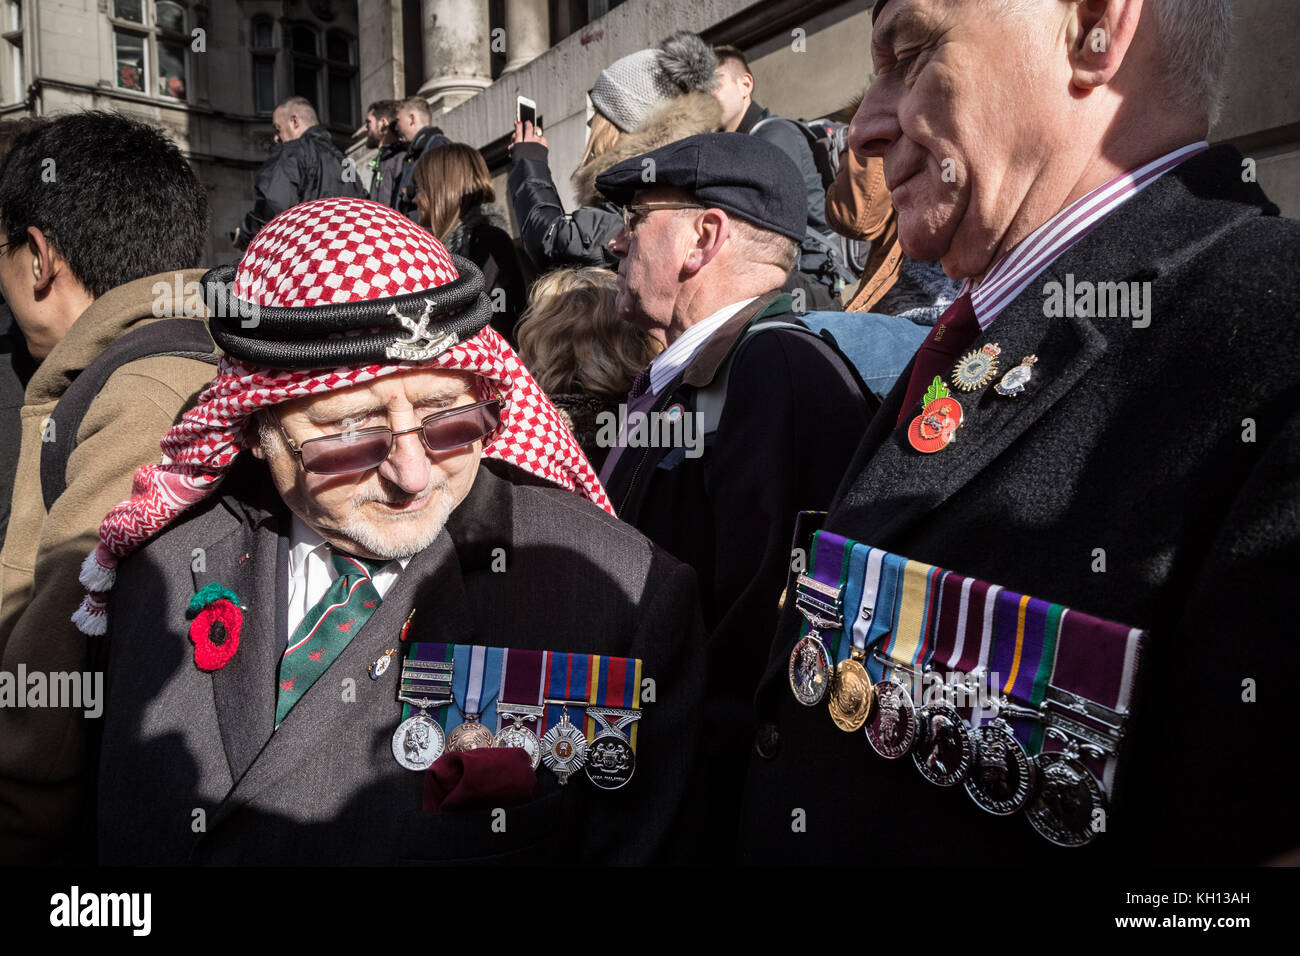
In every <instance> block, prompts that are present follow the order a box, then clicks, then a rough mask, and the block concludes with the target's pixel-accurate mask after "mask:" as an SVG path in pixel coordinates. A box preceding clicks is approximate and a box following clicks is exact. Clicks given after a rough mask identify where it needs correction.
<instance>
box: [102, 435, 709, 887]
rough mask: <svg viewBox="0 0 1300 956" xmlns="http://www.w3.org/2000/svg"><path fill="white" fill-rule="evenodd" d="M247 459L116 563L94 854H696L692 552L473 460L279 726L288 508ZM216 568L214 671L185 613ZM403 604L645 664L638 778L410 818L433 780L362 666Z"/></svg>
mask: <svg viewBox="0 0 1300 956" xmlns="http://www.w3.org/2000/svg"><path fill="white" fill-rule="evenodd" d="M238 467H239V470H238V471H237V472H232V474H231V475H230V476H229V477H228V478H227V479H226V482H225V483H224V484H223V487H222V488H221V489H220V491H219V492H218V493H217V494H216V495H214V497H213V498H212V499H210V500H209V502H207V503H205V505H203V506H201V508H200V509H199V510H198V511H197V512H196V513H195V514H193V515H190V516H186V517H184V518H183V519H182V520H181V521H179V522H178V523H176V524H175V525H173V526H171V527H170V528H168V529H167V530H166V531H164V532H163V533H162V534H161V535H159V536H158V537H157V538H155V539H154V540H153V541H151V542H150V543H149V544H147V545H146V546H145V547H144V548H143V549H142V550H140V551H138V552H137V553H135V554H134V555H132V556H131V557H130V558H129V559H127V560H126V561H124V562H123V563H122V565H121V566H120V567H119V569H118V578H117V583H116V586H115V587H114V588H113V590H112V592H111V594H110V604H109V631H108V634H107V635H106V637H105V639H104V642H105V645H106V647H105V653H106V657H107V660H106V662H105V669H106V698H107V703H106V706H105V710H104V715H103V718H102V720H101V721H98V722H96V723H98V724H100V725H101V728H102V743H101V745H100V748H99V749H100V759H99V781H98V816H97V820H98V831H99V841H98V851H99V859H100V860H101V862H103V863H105V864H181V863H217V864H254V863H257V864H261V863H275V864H280V863H295V864H326V865H329V864H357V865H371V864H396V863H432V862H437V863H451V862H477V863H532V864H564V863H587V864H591V863H598V864H606V863H617V864H640V863H648V862H656V861H662V860H675V859H680V858H681V857H682V856H683V855H684V854H686V853H689V852H693V849H694V839H693V837H694V834H695V827H694V825H693V823H692V814H693V812H694V811H693V808H692V807H691V806H688V805H687V803H686V787H687V781H688V780H689V778H690V772H691V767H692V765H693V763H694V760H695V756H696V738H697V735H698V730H699V727H700V718H699V708H700V702H701V694H702V689H703V676H704V674H703V665H702V661H701V653H702V640H703V635H702V631H701V625H700V619H699V606H698V601H697V597H696V591H695V577H694V575H693V574H692V573H691V570H690V569H689V568H687V567H685V566H684V565H682V564H680V563H679V562H677V561H675V560H673V559H672V558H670V557H668V556H667V555H666V554H664V553H663V552H662V551H660V550H658V549H657V548H654V547H653V546H652V545H651V544H650V543H649V542H648V541H646V539H645V538H643V537H642V536H641V535H639V534H637V533H636V532H635V531H633V530H632V529H631V528H629V527H627V525H624V524H621V523H619V522H617V521H615V520H614V519H612V518H611V517H609V515H607V514H605V513H604V512H603V511H601V510H600V509H598V508H596V507H595V506H594V505H592V504H590V503H589V502H586V501H583V500H582V499H580V498H578V497H577V496H576V495H574V494H573V493H572V492H568V491H562V490H560V489H558V488H555V487H553V486H550V485H543V484H541V483H539V482H538V481H536V480H534V479H531V478H530V477H529V476H527V475H525V474H524V473H523V472H521V471H519V470H518V469H515V468H513V467H511V466H507V465H501V464H500V463H496V462H486V461H485V462H484V463H483V464H482V466H481V467H480V469H479V472H478V474H477V476H476V477H475V480H474V484H473V487H472V488H471V490H470V493H469V495H468V497H467V498H466V499H465V500H464V501H463V502H462V503H461V504H460V505H459V506H458V507H457V508H456V510H455V511H454V512H453V513H452V516H451V518H450V520H449V521H448V524H447V526H446V529H445V530H444V532H443V533H442V534H441V535H439V536H438V538H437V539H436V540H435V542H434V543H433V544H432V545H430V546H429V547H428V548H426V549H425V550H424V551H422V552H420V553H419V554H417V555H415V556H414V557H413V558H412V559H411V561H410V563H409V564H408V565H407V567H406V569H405V570H404V571H403V572H402V574H401V576H400V577H399V578H398V580H397V581H396V582H395V583H394V584H393V586H392V588H391V590H389V592H388V593H387V594H386V595H385V597H384V600H383V602H382V603H381V604H380V606H379V608H378V609H377V610H376V611H375V613H374V615H373V616H372V617H371V618H370V619H369V620H368V621H366V623H365V625H364V626H363V627H362V629H361V630H360V631H358V632H357V634H356V636H355V637H354V638H353V639H352V641H351V642H350V643H349V644H348V646H347V647H346V648H345V649H344V650H343V652H342V653H341V654H340V655H339V656H338V658H337V659H336V660H335V661H334V663H333V664H331V665H330V667H329V668H328V669H327V670H326V671H325V673H324V674H322V675H321V677H320V678H319V679H318V680H317V681H316V682H315V683H314V684H312V686H311V687H310V688H309V689H308V691H307V692H306V694H304V695H303V697H302V698H301V699H300V700H299V701H298V703H297V704H296V705H295V707H294V709H293V710H292V711H290V712H289V714H288V716H287V717H286V718H285V720H284V722H283V723H281V724H280V726H279V729H276V730H273V727H274V722H275V696H276V674H277V666H278V662H279V658H280V656H281V655H282V653H283V651H284V648H285V643H286V635H287V628H286V623H285V622H286V614H287V612H286V595H287V593H288V592H287V582H286V575H287V554H288V538H287V537H286V535H287V534H288V529H289V521H288V516H287V511H286V509H285V508H284V506H283V505H282V504H281V502H280V501H279V498H278V497H277V496H276V495H275V492H274V490H272V489H271V486H270V478H269V474H268V473H267V471H266V468H265V466H264V465H263V464H262V463H260V462H257V461H256V460H254V459H252V458H251V456H246V457H244V458H241V459H240V461H239V463H238ZM195 549H202V550H201V553H202V554H203V555H204V558H205V560H204V561H203V562H196V561H195V559H194V555H195V554H196V553H198V552H196V551H195ZM498 549H501V550H500V551H498ZM501 556H504V570H503V569H502V565H501V562H500V560H499V558H500V557H501ZM196 567H200V568H201V569H200V570H194V569H195V568H196ZM212 582H217V583H220V584H222V585H224V586H226V587H228V588H230V589H231V590H232V591H234V592H235V594H236V595H237V596H238V597H239V598H240V599H241V603H242V604H244V605H245V606H246V608H247V610H246V611H245V613H244V623H243V632H242V635H241V637H240V643H239V648H238V650H237V651H236V652H235V655H234V656H233V657H232V658H231V660H230V662H229V663H228V664H226V666H225V667H223V668H221V669H219V670H216V671H213V672H211V673H205V672H203V671H200V670H199V669H198V668H197V667H196V666H195V664H194V660H193V652H194V648H193V645H192V643H191V642H190V640H189V637H188V627H189V623H188V619H187V615H186V607H187V604H188V602H189V600H190V598H191V596H193V595H194V594H195V593H196V592H197V591H198V589H200V588H201V587H203V586H204V585H206V584H209V583H212ZM412 608H414V609H415V612H416V613H415V618H414V621H413V627H414V632H413V635H412V638H411V639H412V640H416V641H419V640H426V641H444V642H448V643H456V644H462V643H468V644H484V645H489V646H495V647H510V648H532V649H537V650H553V651H577V652H584V653H599V654H608V655H616V656H624V657H640V658H642V659H643V660H644V662H645V663H644V671H643V676H644V677H647V678H651V679H653V680H654V682H655V688H656V692H655V696H656V699H655V700H654V701H653V702H647V703H645V704H644V707H643V711H642V714H643V716H642V719H641V721H640V724H639V727H638V738H637V766H636V770H635V773H634V774H633V776H632V779H631V780H630V782H629V783H628V784H627V785H626V786H624V787H623V788H621V789H619V790H615V791H603V790H598V789H596V787H594V786H593V785H591V783H590V781H588V780H587V779H586V777H585V775H584V774H581V773H579V774H578V775H576V776H575V777H574V778H571V779H570V781H569V783H568V785H567V786H560V784H559V783H558V782H557V780H556V778H555V776H554V774H552V773H551V772H550V771H549V770H547V769H545V767H544V766H542V767H540V768H539V771H538V779H539V783H538V791H537V796H536V798H535V799H534V800H532V801H531V802H529V803H526V804H524V805H522V806H516V807H509V808H506V814H505V823H506V826H505V830H504V832H500V831H499V828H497V829H494V827H493V820H494V817H493V814H492V812H491V811H490V810H486V809H485V810H465V811H457V812H443V813H426V812H423V811H422V809H421V805H422V794H423V789H424V777H425V774H424V773H418V772H412V771H409V770H406V769H403V768H402V767H401V766H399V765H398V764H397V762H396V761H395V760H394V758H393V755H392V750H391V739H392V736H393V731H394V730H395V729H396V727H397V725H398V723H399V722H400V720H401V704H400V703H398V702H397V699H396V695H397V686H398V679H399V675H400V670H401V669H400V667H398V666H396V665H395V666H391V667H389V668H388V669H387V671H386V672H385V673H384V674H383V675H382V676H381V677H380V678H379V679H377V680H371V679H370V677H369V676H368V673H367V668H368V667H369V665H370V664H371V663H372V662H373V661H375V660H376V659H377V658H378V657H379V656H380V655H381V654H383V653H384V652H385V651H386V650H387V649H389V648H394V647H401V645H400V643H399V633H400V631H401V628H402V625H403V623H404V622H405V621H406V620H407V617H408V614H409V613H410V611H411V610H412ZM347 679H351V680H352V681H353V682H354V686H355V700H354V701H347V700H344V699H343V695H342V693H341V690H340V688H341V687H342V686H343V682H344V681H345V680H347ZM200 810H201V811H202V812H203V816H202V819H203V822H204V826H203V828H202V830H203V832H195V829H197V828H196V827H195V825H194V822H195V820H196V819H197V817H196V811H200Z"/></svg>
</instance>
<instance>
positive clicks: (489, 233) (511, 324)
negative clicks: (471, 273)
mask: <svg viewBox="0 0 1300 956" xmlns="http://www.w3.org/2000/svg"><path fill="white" fill-rule="evenodd" d="M442 241H443V244H444V245H445V246H446V247H447V251H449V252H454V253H456V255H458V256H464V257H465V258H466V259H468V260H470V261H471V262H472V263H474V264H475V265H476V266H478V267H479V268H480V269H482V270H483V288H484V290H485V291H486V292H487V296H488V298H489V299H490V300H491V301H492V328H494V329H496V330H497V331H498V332H500V333H501V334H502V335H503V336H504V337H505V339H506V341H508V342H509V343H510V345H511V347H514V346H515V345H516V344H517V343H516V339H515V323H516V322H517V321H519V314H520V313H521V312H523V310H524V307H525V306H526V305H527V304H528V301H527V300H528V286H527V284H526V283H525V282H524V274H523V272H522V270H521V269H520V268H519V257H518V256H517V255H516V254H515V241H514V240H513V239H512V238H510V224H509V223H508V222H506V219H505V216H503V215H502V214H501V210H499V209H498V208H497V207H496V206H492V205H488V204H486V203H485V204H483V205H481V206H475V207H474V208H473V209H471V210H470V211H469V212H467V213H466V214H465V215H464V216H462V217H461V220H460V222H458V223H457V224H456V226H455V228H453V229H452V230H451V232H449V233H448V234H447V236H446V237H445V238H444V239H443V240H442Z"/></svg>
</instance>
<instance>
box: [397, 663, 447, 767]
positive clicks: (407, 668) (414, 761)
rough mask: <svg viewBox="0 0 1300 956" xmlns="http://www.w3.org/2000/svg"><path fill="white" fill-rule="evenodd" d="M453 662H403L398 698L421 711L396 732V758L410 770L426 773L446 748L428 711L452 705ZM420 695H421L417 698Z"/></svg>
mask: <svg viewBox="0 0 1300 956" xmlns="http://www.w3.org/2000/svg"><path fill="white" fill-rule="evenodd" d="M453 667H454V665H453V664H452V662H451V661H422V660H416V659H413V658H411V657H407V658H406V659H405V660H404V661H402V676H401V682H400V684H399V685H398V694H397V699H398V700H399V701H401V702H402V703H404V704H410V705H411V706H412V707H416V708H418V710H419V712H418V713H416V714H412V715H411V716H410V717H408V718H406V720H404V721H402V722H401V723H400V724H398V725H397V730H395V731H393V757H394V759H396V761H397V762H398V763H399V764H401V765H402V766H403V767H405V768H406V769H407V770H427V769H428V768H429V767H430V766H431V765H432V764H433V762H434V761H435V760H437V759H438V758H439V757H441V756H442V754H443V751H444V750H445V749H446V745H447V737H446V734H444V733H443V731H442V727H441V726H439V724H438V721H437V720H435V719H434V718H433V717H431V716H430V715H429V709H430V708H434V709H435V710H436V709H437V708H440V707H446V706H447V705H448V704H450V703H452V702H453V698H452V693H451V682H452V670H453ZM416 695H418V696H416Z"/></svg>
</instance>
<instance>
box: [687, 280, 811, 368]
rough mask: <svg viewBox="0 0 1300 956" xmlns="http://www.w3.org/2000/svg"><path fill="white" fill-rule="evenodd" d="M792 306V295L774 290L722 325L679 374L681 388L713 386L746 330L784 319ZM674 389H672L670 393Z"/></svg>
mask: <svg viewBox="0 0 1300 956" xmlns="http://www.w3.org/2000/svg"><path fill="white" fill-rule="evenodd" d="M792 302H793V297H792V296H791V295H790V293H788V292H782V291H781V290H780V289H775V290H773V291H772V292H765V293H763V294H762V295H760V296H759V297H758V298H757V299H755V300H754V301H753V302H751V303H749V305H747V306H745V307H744V308H743V309H741V310H740V311H739V312H737V313H736V314H735V315H733V316H732V317H731V318H729V319H728V320H727V321H726V322H724V323H722V325H721V326H719V327H718V330H717V331H716V332H714V333H713V334H712V335H710V336H709V338H708V340H707V341H706V342H705V343H704V345H703V346H702V347H701V348H700V350H699V351H698V352H696V353H695V355H694V357H693V358H692V359H691V360H690V361H689V362H687V363H686V367H685V368H684V369H682V371H681V372H680V373H678V375H679V381H680V382H681V384H682V385H691V386H693V387H695V388H703V387H705V386H706V385H708V384H709V383H711V382H712V381H713V379H714V378H715V377H716V376H717V374H718V369H720V368H722V364H723V362H725V361H726V359H727V356H728V355H730V354H731V351H732V349H734V348H735V347H736V345H737V343H739V342H740V339H741V337H742V336H743V335H744V334H745V329H747V328H749V326H750V323H752V322H754V321H755V320H757V319H765V318H768V317H770V316H775V315H785V314H786V313H787V312H789V311H790V306H791V304H792ZM672 387H673V386H671V385H670V386H669V388H670V389H671V388H672Z"/></svg>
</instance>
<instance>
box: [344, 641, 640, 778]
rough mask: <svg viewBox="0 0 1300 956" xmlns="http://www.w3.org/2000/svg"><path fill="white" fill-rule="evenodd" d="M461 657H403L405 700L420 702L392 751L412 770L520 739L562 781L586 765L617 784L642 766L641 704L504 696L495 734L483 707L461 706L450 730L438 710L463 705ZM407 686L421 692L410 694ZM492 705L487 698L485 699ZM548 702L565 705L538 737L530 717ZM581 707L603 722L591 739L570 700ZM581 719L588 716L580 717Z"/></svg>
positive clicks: (381, 665) (383, 661) (383, 662)
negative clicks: (457, 676) (634, 742)
mask: <svg viewBox="0 0 1300 956" xmlns="http://www.w3.org/2000/svg"><path fill="white" fill-rule="evenodd" d="M395 656H396V651H389V652H386V653H385V654H384V655H383V656H382V657H380V658H379V660H378V661H376V662H375V664H374V665H372V667H371V669H370V675H371V677H372V679H376V680H377V679H378V678H379V676H380V675H382V674H383V672H384V671H385V670H387V668H388V665H389V663H390V662H391V661H392V660H393V659H394V658H395ZM453 670H454V664H453V663H452V662H451V661H446V662H443V661H417V660H412V659H410V658H407V659H406V660H404V661H403V662H402V681H401V683H402V689H403V691H404V693H402V694H399V695H398V700H400V701H402V702H403V703H407V704H410V705H411V706H413V707H415V708H417V712H416V713H415V714H413V715H412V716H410V717H408V718H407V719H406V720H404V721H402V722H401V723H400V724H399V725H398V727H397V730H396V731H394V732H393V741H392V749H393V757H394V758H395V759H396V760H397V762H398V763H399V764H401V765H402V766H403V767H405V768H406V769H407V770H416V771H420V770H427V769H428V768H429V767H430V766H432V765H433V763H434V761H436V760H437V759H438V758H439V757H441V756H442V755H443V754H444V753H463V752H465V751H468V750H477V749H479V748H483V747H497V748H504V747H517V748H519V749H521V750H523V751H524V752H525V753H526V754H527V755H528V760H529V763H530V764H531V766H532V768H533V770H536V769H537V768H538V766H539V765H541V764H545V765H546V767H547V769H548V770H550V771H551V772H552V773H554V774H555V776H556V779H557V780H558V781H559V782H560V784H561V785H563V784H567V783H568V782H569V777H571V776H572V775H573V774H575V773H578V772H579V771H585V772H586V775H587V779H589V780H590V781H591V782H592V783H593V784H594V785H595V786H597V787H599V788H600V789H602V790H617V789H619V788H621V787H624V786H626V785H627V783H628V781H629V780H631V779H632V774H633V772H634V771H635V770H636V752H635V751H634V750H633V749H632V746H631V744H630V743H629V742H628V736H627V735H625V734H624V731H625V730H626V729H627V728H628V727H630V726H631V724H632V723H633V722H634V721H636V720H638V719H640V717H641V711H640V710H639V709H631V708H620V707H594V706H591V705H590V704H589V702H587V701H585V700H561V699H550V698H546V699H545V700H543V701H542V703H540V704H526V703H506V702H504V701H503V702H500V703H498V704H497V714H498V716H499V717H500V718H501V719H502V727H501V729H500V730H499V731H497V732H496V733H495V734H494V733H493V732H492V731H491V730H489V729H488V728H487V727H486V726H484V725H483V723H482V722H481V721H480V719H479V718H480V717H481V714H479V713H467V712H465V711H464V710H461V711H460V713H461V718H462V720H461V723H459V724H458V725H456V727H454V728H453V729H452V730H451V731H450V733H448V732H445V731H444V730H443V729H442V726H441V725H440V724H439V722H438V720H437V719H436V718H435V717H434V715H433V713H431V712H436V711H438V710H440V709H442V708H444V707H453V706H454V707H457V709H458V710H459V709H460V704H459V703H458V702H457V701H456V699H455V695H454V694H453V692H452V676H453ZM406 692H418V694H419V696H411V694H410V693H406ZM484 706H486V703H485V704H484ZM547 706H559V707H561V708H562V711H561V714H562V716H561V718H560V720H559V721H558V722H557V723H555V724H554V725H552V726H551V727H549V728H548V729H547V731H546V732H545V733H544V734H543V735H542V736H541V737H540V738H539V737H538V736H537V734H536V733H534V732H533V730H532V729H531V727H529V724H532V723H535V722H536V721H537V720H538V719H539V718H540V717H541V716H542V715H543V714H544V713H545V710H546V707H547ZM570 707H575V708H580V709H581V711H582V712H583V713H585V715H586V716H588V717H591V718H593V719H594V720H595V721H596V723H597V724H598V725H599V728H600V729H599V730H598V732H597V733H596V735H595V737H594V738H593V739H592V740H591V741H590V742H588V740H587V736H586V734H585V733H583V730H582V726H581V723H578V724H575V723H573V721H572V720H570V718H569V708H570ZM579 720H580V721H581V717H580V718H579Z"/></svg>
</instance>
